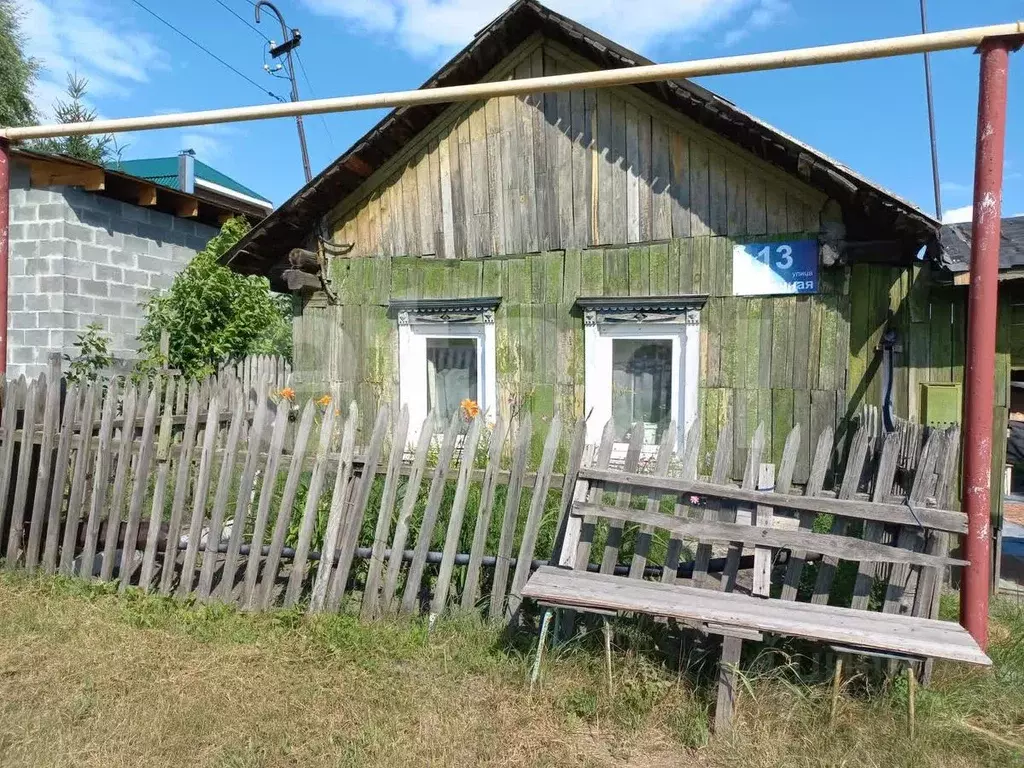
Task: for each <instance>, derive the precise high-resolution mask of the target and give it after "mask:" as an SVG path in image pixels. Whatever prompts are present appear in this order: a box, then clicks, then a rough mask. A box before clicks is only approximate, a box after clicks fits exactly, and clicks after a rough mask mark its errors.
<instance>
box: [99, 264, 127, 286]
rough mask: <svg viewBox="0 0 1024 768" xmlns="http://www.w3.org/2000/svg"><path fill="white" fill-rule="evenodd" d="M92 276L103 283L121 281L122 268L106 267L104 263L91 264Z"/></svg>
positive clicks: (122, 275)
mask: <svg viewBox="0 0 1024 768" xmlns="http://www.w3.org/2000/svg"><path fill="white" fill-rule="evenodd" d="M92 276H93V277H95V278H96V279H97V280H102V281H103V282H105V283H123V282H124V270H123V269H121V268H120V267H108V266H107V265H105V264H95V265H93V275H92Z"/></svg>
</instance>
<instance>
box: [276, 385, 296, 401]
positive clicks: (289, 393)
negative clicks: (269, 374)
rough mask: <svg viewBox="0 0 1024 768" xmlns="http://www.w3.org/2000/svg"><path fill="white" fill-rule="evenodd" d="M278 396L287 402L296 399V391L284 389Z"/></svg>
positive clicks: (288, 388)
mask: <svg viewBox="0 0 1024 768" xmlns="http://www.w3.org/2000/svg"><path fill="white" fill-rule="evenodd" d="M277 394H278V395H279V396H280V397H282V398H283V399H285V400H294V399H295V390H294V389H292V388H291V387H284V388H283V389H282V390H280V391H279V392H278V393H277Z"/></svg>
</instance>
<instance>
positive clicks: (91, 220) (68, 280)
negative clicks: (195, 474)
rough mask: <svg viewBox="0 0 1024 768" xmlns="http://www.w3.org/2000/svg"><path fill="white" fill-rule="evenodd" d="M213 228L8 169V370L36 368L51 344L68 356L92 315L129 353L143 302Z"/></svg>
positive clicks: (117, 347) (117, 351)
mask: <svg viewBox="0 0 1024 768" xmlns="http://www.w3.org/2000/svg"><path fill="white" fill-rule="evenodd" d="M215 234H217V230H215V229H214V228H212V227H208V226H206V225H205V224H200V223H198V222H194V221H190V220H188V219H181V218H177V217H175V216H170V215H168V214H166V213H161V212H160V211H155V210H150V209H148V208H143V207H140V206H135V205H130V204H128V203H122V202H119V201H117V200H112V199H110V198H107V197H103V196H102V195H97V194H93V193H90V192H85V191H83V190H81V189H77V188H73V187H47V188H42V189H32V188H31V186H30V179H29V171H28V168H27V167H26V166H23V165H21V164H19V163H15V164H14V167H13V168H12V175H11V231H10V238H11V246H10V248H11V250H10V255H11V258H10V307H9V312H10V316H9V322H8V328H9V331H8V346H7V355H8V359H7V375H8V377H9V378H12V377H17V376H20V375H21V374H25V375H26V376H35V375H37V374H38V373H39V372H40V371H43V370H45V369H46V366H47V358H48V355H49V354H50V353H51V352H60V353H62V354H64V353H67V354H74V343H75V340H76V339H77V337H78V334H79V333H80V332H81V331H82V329H84V328H85V327H86V326H87V325H88V324H89V323H92V322H98V323H100V325H101V326H102V327H103V330H104V331H106V332H107V334H108V335H109V337H110V339H111V342H112V346H111V351H112V352H113V354H114V355H115V356H116V357H124V358H131V357H134V356H135V347H136V342H135V337H136V335H137V334H138V332H139V330H140V329H141V327H142V318H143V311H142V306H141V304H142V303H143V302H145V301H146V299H148V298H149V297H150V296H151V295H152V294H153V293H154V292H155V291H157V290H160V289H163V288H167V287H168V286H170V284H171V281H172V280H173V279H174V275H175V274H177V273H178V272H179V271H180V270H181V269H182V268H183V267H184V266H185V265H186V264H187V263H188V262H189V260H190V259H191V258H192V257H193V256H194V255H195V254H196V252H197V251H199V250H201V249H202V248H203V247H204V246H205V245H206V243H207V242H208V241H209V239H210V238H211V237H213V236H214V235H215Z"/></svg>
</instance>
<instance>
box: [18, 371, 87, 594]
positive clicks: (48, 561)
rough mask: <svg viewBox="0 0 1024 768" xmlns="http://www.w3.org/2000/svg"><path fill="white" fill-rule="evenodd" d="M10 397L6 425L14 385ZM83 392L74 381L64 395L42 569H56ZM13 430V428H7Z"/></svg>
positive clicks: (48, 570) (46, 570) (47, 570)
mask: <svg viewBox="0 0 1024 768" xmlns="http://www.w3.org/2000/svg"><path fill="white" fill-rule="evenodd" d="M5 394H6V395H7V398H8V399H7V400H6V401H5V403H4V416H5V426H6V414H7V412H8V410H11V411H13V410H14V408H12V407H10V406H11V403H12V398H11V397H10V394H11V385H10V384H9V385H8V388H7V392H6V393H5ZM80 400H81V392H79V389H78V385H77V384H71V385H70V386H69V387H68V390H67V392H66V393H65V396H64V416H63V418H62V419H61V425H60V437H59V439H58V441H57V454H56V456H55V457H54V460H53V486H52V488H51V489H50V498H49V506H48V508H47V509H48V512H47V519H46V543H45V546H44V547H43V559H42V563H43V570H44V571H45V572H46V573H47V574H52V573H53V572H54V571H55V570H56V569H57V542H58V539H59V537H60V514H61V511H62V509H63V506H64V491H65V490H66V488H65V484H66V483H65V481H66V480H67V473H68V468H69V467H68V465H69V461H68V455H69V453H70V452H71V437H72V433H73V432H74V429H73V427H72V424H74V423H75V419H77V418H78V412H79V411H78V409H79V402H80ZM5 434H10V432H5Z"/></svg>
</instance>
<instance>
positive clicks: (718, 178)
mask: <svg viewBox="0 0 1024 768" xmlns="http://www.w3.org/2000/svg"><path fill="white" fill-rule="evenodd" d="M729 164H730V161H729V160H728V159H727V158H726V157H725V156H723V155H720V154H718V152H716V151H714V150H712V151H711V152H710V153H709V155H708V184H709V199H710V211H709V212H710V226H711V233H710V234H712V235H725V234H727V233H729V231H730V228H729V209H730V205H729V197H730V195H729V192H730V189H729ZM740 186H742V185H740Z"/></svg>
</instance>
